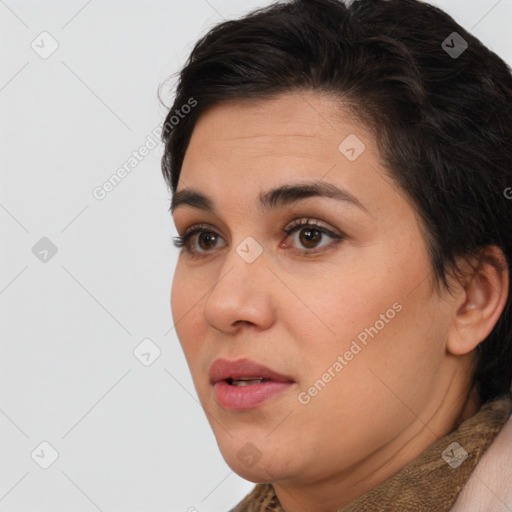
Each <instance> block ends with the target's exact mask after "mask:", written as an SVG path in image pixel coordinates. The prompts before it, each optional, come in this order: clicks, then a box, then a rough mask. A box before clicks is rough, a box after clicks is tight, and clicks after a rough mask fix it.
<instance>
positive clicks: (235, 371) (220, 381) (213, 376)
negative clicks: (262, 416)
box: [209, 359, 296, 411]
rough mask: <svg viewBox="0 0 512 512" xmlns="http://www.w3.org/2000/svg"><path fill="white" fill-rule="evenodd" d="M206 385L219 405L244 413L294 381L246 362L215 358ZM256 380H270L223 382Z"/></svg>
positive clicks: (248, 360) (258, 365)
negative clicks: (240, 383) (243, 382)
mask: <svg viewBox="0 0 512 512" xmlns="http://www.w3.org/2000/svg"><path fill="white" fill-rule="evenodd" d="M209 375H210V383H211V384H212V386H213V390H214V393H215V396H216V398H217V401H218V402H219V404H220V405H221V406H222V407H223V408H225V409H229V410H231V411H247V410H250V409H255V408H256V407H259V406H260V405H262V404H263V403H264V402H266V401H267V400H270V398H272V397H274V396H276V395H279V394H281V393H282V392H283V391H285V390H287V389H289V388H290V387H292V386H294V385H295V384H296V383H295V381H294V380H293V379H292V378H291V377H289V376H287V375H282V374H280V373H277V372H276V371H274V370H271V369H270V368H268V367H266V366H264V365H262V364H259V363H256V362H255V361H251V360H250V359H238V360H236V361H229V360H227V359H216V360H215V361H214V363H213V364H212V366H211V368H210V371H209ZM241 377H246V378H248V377H260V378H263V379H270V380H269V381H266V382H260V383H258V384H249V385H246V386H234V385H231V384H229V383H228V382H227V380H226V379H228V378H231V379H239V378H241Z"/></svg>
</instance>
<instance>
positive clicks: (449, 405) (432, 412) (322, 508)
mask: <svg viewBox="0 0 512 512" xmlns="http://www.w3.org/2000/svg"><path fill="white" fill-rule="evenodd" d="M452 384H455V383H452ZM454 388H455V386H453V387H451V386H448V389H449V391H448V392H447V393H446V394H445V395H442V396H440V397H439V398H438V399H437V400H436V401H433V402H432V403H430V404H427V405H426V406H425V407H424V408H423V410H422V412H421V413H420V414H419V415H418V416H417V417H416V419H415V420H414V421H413V422H412V423H411V424H410V425H409V427H408V428H407V429H406V430H404V431H402V432H400V433H399V435H398V436H396V437H395V438H394V439H392V440H391V441H390V442H389V443H387V444H386V445H384V446H382V447H381V448H380V449H379V450H377V451H376V452H374V453H371V454H370V455H369V456H368V457H366V458H365V459H364V460H361V461H359V462H358V463H357V464H356V465H353V466H351V467H349V468H344V469H343V470H342V471H340V472H338V473H337V474H335V475H331V476H329V478H327V479H322V480H318V481H315V482H313V483H311V481H308V482H307V483H306V482H294V483H288V482H274V483H273V484H272V485H273V487H274V490H275V493H276V495H277V497H278V499H279V501H280V503H281V506H282V508H283V509H284V510H285V512H292V511H293V512H302V511H304V512H305V511H308V510H315V511H317V512H336V511H337V510H338V509H339V508H342V507H344V506H346V505H348V504H349V503H351V502H352V501H354V500H355V499H356V498H358V497H359V496H361V495H363V494H364V493H366V492H367V491H369V490H370V489H373V488H374V487H377V486H378V485H380V484H381V483H383V482H384V481H385V480H387V479H388V478H389V477H391V476H392V475H394V474H395V473H396V472H398V471H399V470H400V469H401V468H402V467H404V466H405V465H407V464H408V463H409V462H411V461H412V460H414V459H415V458H417V457H418V456H420V455H421V454H422V453H423V452H424V451H425V450H426V449H427V448H428V447H429V446H431V445H432V444H433V443H434V442H436V441H437V440H438V439H440V438H441V437H443V436H445V435H447V434H449V433H450V432H452V431H453V430H455V429H456V428H457V427H458V426H459V425H460V424H461V423H462V422H464V421H465V420H466V419H468V418H469V417H471V416H473V415H474V414H476V412H478V410H479V408H480V405H481V402H480V399H479V396H478V393H477V391H476V390H475V389H472V390H471V391H470V392H469V393H467V397H466V399H464V400H461V393H460V392H457V391H455V392H453V391H452V392H451V393H450V391H451V390H453V389H454ZM466 389H467V388H466ZM463 396H464V395H463ZM419 416H421V418H430V419H428V420H427V421H426V422H424V421H423V420H422V419H421V418H420V417H419Z"/></svg>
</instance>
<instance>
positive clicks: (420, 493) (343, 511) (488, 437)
mask: <svg viewBox="0 0 512 512" xmlns="http://www.w3.org/2000/svg"><path fill="white" fill-rule="evenodd" d="M511 413H512V394H510V393H506V394H504V395H501V396H500V397H498V398H496V399H494V400H492V401H490V402H486V403H485V404H483V405H482V407H481V408H480V410H479V411H478V412H477V413H476V414H474V415H473V416H471V417H470V418H468V419H467V420H466V421H464V422H463V423H461V424H460V425H459V427H458V428H457V429H456V430H454V431H453V432H451V433H449V434H447V435H446V436H444V437H442V438H440V439H438V440H437V441H436V442H435V443H434V444H432V445H431V446H430V447H429V448H427V450H426V451H424V452H423V453H422V454H421V455H420V456H419V457H417V458H416V459H415V460H413V461H412V462H410V463H409V464H407V465H406V466H404V467H403V468H402V469H401V470H400V471H398V472H397V473H395V474H394V475H393V476H391V477H390V478H388V479H387V480H386V481H385V482H383V483H382V484H380V485H379V486H377V487H375V488H374V489H370V490H369V491H368V492H366V493H365V494H363V495H362V496H360V497H359V498H357V499H356V500H354V501H352V502H351V503H349V504H348V505H347V506H346V507H343V508H340V509H339V510H338V511H337V512H447V511H449V510H450V509H451V508H452V506H453V505H454V503H455V501H456V500H457V497H458V496H459V494H460V492H461V491H462V489H463V487H464V485H465V484H466V482H467V481H468V479H469V477H470V476H471V474H472V472H473V470H474V468H475V466H476V465H477V463H478V461H479V460H480V458H481V457H482V455H483V454H484V453H485V451H486V450H487V448H489V446H490V445H491V443H492V442H493V441H494V439H495V438H496V437H497V435H498V434H499V432H500V431H501V429H502V428H503V426H504V425H505V423H506V422H507V420H508V419H509V417H510V415H511ZM454 442H456V443H458V444H459V445H460V446H461V447H462V448H463V449H464V450H465V451H466V452H467V455H468V456H467V459H466V460H464V461H463V462H462V463H460V462H461V460H462V458H459V459H458V458H457V457H458V456H459V455H460V454H462V455H463V454H464V452H462V451H461V450H459V449H458V448H457V447H455V448H456V449H455V450H454V451H453V452H452V451H451V450H449V451H448V452H447V453H445V457H446V458H447V459H448V460H449V462H450V463H451V465H450V464H449V463H448V462H446V461H445V459H444V458H443V457H442V454H443V452H445V450H446V449H447V448H448V447H449V446H450V445H451V444H452V443H454ZM458 464H460V465H458ZM452 465H453V466H456V467H452ZM230 512H284V509H283V508H282V507H281V505H280V503H279V500H278V498H277V496H276V494H275V492H274V488H273V487H272V485H271V484H257V485H256V486H255V487H254V489H253V490H252V492H251V493H250V494H248V495H247V496H246V497H245V498H244V499H243V500H242V501H241V502H240V503H239V504H238V505H237V506H236V507H235V508H233V509H231V510H230ZM333 512H334V511H333Z"/></svg>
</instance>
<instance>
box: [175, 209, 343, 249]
mask: <svg viewBox="0 0 512 512" xmlns="http://www.w3.org/2000/svg"><path fill="white" fill-rule="evenodd" d="M305 227H310V228H314V230H315V231H318V232H320V233H322V234H324V235H328V236H330V237H331V238H333V239H334V240H335V243H336V242H340V241H341V240H342V239H343V238H344V237H343V236H340V235H337V234H335V233H333V232H332V231H330V230H328V229H326V228H324V227H322V226H320V224H318V223H316V222H315V221H313V220H311V219H309V218H308V219H297V220H295V221H294V222H293V224H292V225H291V226H289V227H288V228H286V229H283V232H284V233H286V235H287V236H290V234H292V233H293V232H294V231H297V230H298V229H299V228H305ZM196 233H212V234H215V235H217V233H215V231H212V230H211V229H210V228H209V226H207V225H204V224H199V225H197V226H195V227H192V228H189V229H188V230H186V231H185V233H184V234H183V236H176V237H174V242H173V243H174V246H175V247H177V248H182V247H184V248H185V249H186V250H187V252H188V253H189V254H190V255H191V256H194V257H195V256H197V255H199V256H202V255H207V254H208V253H210V252H212V251H211V250H210V251H203V252H199V253H197V252H195V251H193V250H192V249H190V247H189V246H188V245H187V244H188V241H189V240H190V238H191V237H192V236H193V235H195V234H196ZM335 243H334V244H335ZM300 252H302V253H303V254H305V255H311V254H316V253H318V252H323V249H322V248H317V249H304V250H302V251H300Z"/></svg>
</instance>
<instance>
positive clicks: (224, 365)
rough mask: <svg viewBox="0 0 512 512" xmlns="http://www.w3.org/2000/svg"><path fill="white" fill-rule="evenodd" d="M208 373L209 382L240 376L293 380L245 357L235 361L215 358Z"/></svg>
mask: <svg viewBox="0 0 512 512" xmlns="http://www.w3.org/2000/svg"><path fill="white" fill-rule="evenodd" d="M208 374H209V376H210V383H211V384H216V383H217V382H219V381H223V380H226V379H228V378H231V379H239V378H241V377H261V378H263V379H270V380H272V381H274V382H295V381H294V380H293V379H292V378H291V377H289V376H287V375H282V374H280V373H278V372H276V371H274V370H272V369H270V368H268V367H266V366H264V365H262V364H260V363H257V362H255V361H251V360H250V359H245V358H244V359H237V360H235V361H230V360H228V359H223V358H219V359H216V360H215V361H214V362H213V364H212V365H211V367H210V371H209V372H208Z"/></svg>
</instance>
